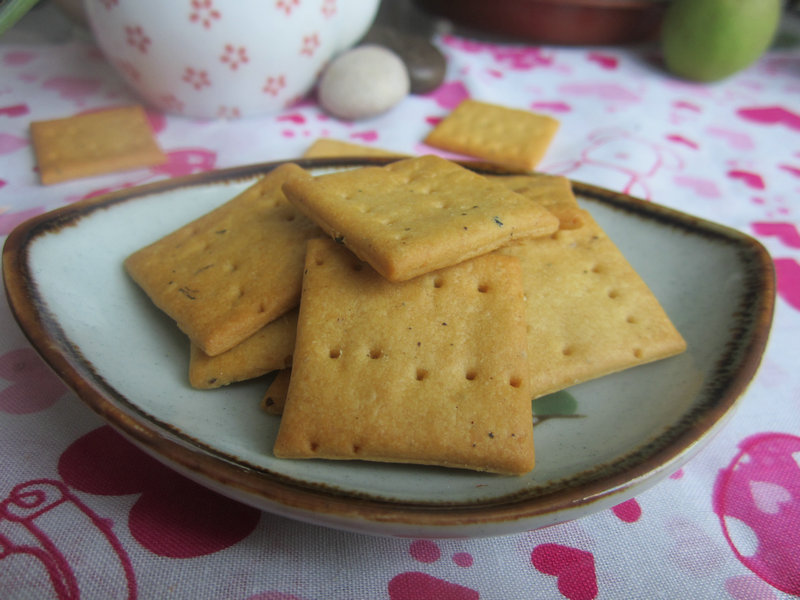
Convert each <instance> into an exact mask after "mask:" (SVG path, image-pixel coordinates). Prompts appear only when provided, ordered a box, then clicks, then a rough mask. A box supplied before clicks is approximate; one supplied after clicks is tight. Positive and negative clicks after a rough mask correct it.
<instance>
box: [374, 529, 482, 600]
mask: <svg viewBox="0 0 800 600" xmlns="http://www.w3.org/2000/svg"><path fill="white" fill-rule="evenodd" d="M408 553H409V554H410V555H411V556H412V557H413V558H414V560H416V561H418V562H420V563H423V564H432V563H435V562H437V561H438V560H439V559H440V558H441V557H442V551H441V549H440V548H439V546H438V545H437V544H436V542H434V541H432V540H414V541H413V542H411V544H410V545H409V547H408ZM452 560H453V563H454V564H455V565H457V566H459V567H462V568H468V567H471V566H472V563H473V558H472V555H471V554H470V553H468V552H456V553H455V554H453V556H452ZM388 591H389V598H390V600H421V599H422V598H436V599H437V600H478V598H480V594H479V593H478V592H477V591H476V590H473V589H471V588H468V587H465V586H463V585H459V584H457V583H452V582H450V581H446V580H444V579H440V578H438V577H434V576H433V575H428V574H427V573H423V572H421V571H406V572H404V573H400V574H399V575H395V576H394V577H392V579H391V580H390V581H389V584H388Z"/></svg>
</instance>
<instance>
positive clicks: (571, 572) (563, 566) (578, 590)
mask: <svg viewBox="0 0 800 600" xmlns="http://www.w3.org/2000/svg"><path fill="white" fill-rule="evenodd" d="M531 563H532V564H533V566H534V567H535V568H536V570H537V571H539V572H540V573H544V574H545V575H552V576H554V577H556V582H557V583H556V585H557V586H558V591H559V592H561V594H562V595H563V596H564V597H565V598H568V600H592V598H596V597H597V591H598V590H597V575H596V574H595V569H594V555H593V554H592V553H591V552H587V551H586V550H580V549H578V548H572V547H569V546H562V545H560V544H541V545H540V546H536V548H534V549H533V552H531Z"/></svg>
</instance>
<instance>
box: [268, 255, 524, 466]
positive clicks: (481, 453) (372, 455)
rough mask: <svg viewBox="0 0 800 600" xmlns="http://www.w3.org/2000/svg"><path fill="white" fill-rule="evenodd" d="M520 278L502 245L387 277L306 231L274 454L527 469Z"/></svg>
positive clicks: (518, 267) (512, 259)
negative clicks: (405, 277)
mask: <svg viewBox="0 0 800 600" xmlns="http://www.w3.org/2000/svg"><path fill="white" fill-rule="evenodd" d="M521 283H522V282H521V274H520V264H519V261H518V260H517V259H515V258H513V257H509V256H503V255H499V254H490V255H486V256H481V257H478V258H475V259H472V260H469V261H467V262H463V263H460V264H459V265H456V266H454V267H450V268H447V269H442V270H440V271H437V272H434V273H429V274H427V275H423V276H420V277H417V278H415V279H413V280H411V281H406V282H402V283H391V282H388V281H387V280H386V279H384V278H383V277H381V276H380V275H379V274H378V273H376V272H375V271H374V270H373V269H371V268H370V267H369V265H367V264H366V263H363V262H361V261H359V260H357V258H356V257H355V256H353V255H352V253H350V252H348V251H347V249H346V248H343V247H341V246H339V245H337V244H336V243H335V242H333V241H332V240H328V239H325V240H311V241H310V242H309V244H308V253H307V257H306V270H305V277H304V280H303V295H302V302H301V305H300V314H299V317H298V332H297V342H296V346H295V353H294V361H293V365H292V375H291V382H290V384H289V390H288V395H287V398H286V404H285V406H284V410H283V416H282V420H281V425H280V429H279V432H278V436H277V439H276V442H275V446H274V452H275V455H276V456H278V457H283V458H327V459H363V460H372V461H388V462H406V463H418V464H430V465H443V466H450V467H459V468H467V469H476V470H482V471H492V472H498V473H508V474H511V473H513V474H520V473H525V472H528V471H530V469H531V468H532V467H533V464H534V449H533V437H532V436H533V425H532V415H531V397H530V388H529V386H528V375H527V359H526V332H525V307H524V302H525V301H524V297H523V293H522V285H521ZM489 349H491V350H489Z"/></svg>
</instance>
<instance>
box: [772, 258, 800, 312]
mask: <svg viewBox="0 0 800 600" xmlns="http://www.w3.org/2000/svg"><path fill="white" fill-rule="evenodd" d="M772 262H773V263H774V264H775V275H776V279H777V280H778V295H779V296H780V297H781V298H783V299H784V300H785V301H786V302H787V303H788V304H789V306H791V307H792V308H794V309H795V310H800V263H798V262H797V261H796V260H794V259H792V258H775V259H773V261H772Z"/></svg>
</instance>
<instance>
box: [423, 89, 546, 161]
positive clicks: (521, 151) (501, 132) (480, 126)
mask: <svg viewBox="0 0 800 600" xmlns="http://www.w3.org/2000/svg"><path fill="white" fill-rule="evenodd" d="M558 126H559V123H558V121H557V120H556V119H554V118H552V117H549V116H547V115H541V114H537V113H532V112H530V111H527V110H522V109H518V108H509V107H506V106H500V105H498V104H491V103H488V102H480V101H478V100H472V99H467V100H464V101H462V102H461V103H460V104H459V105H458V106H457V107H456V108H455V109H454V110H453V111H452V112H451V113H450V114H448V115H447V116H446V117H445V118H444V119H442V120H441V121H440V122H439V123H438V124H437V125H436V126H435V127H434V128H433V129H432V130H431V131H430V133H428V135H427V137H426V138H425V143H426V144H428V145H429V146H433V147H435V148H440V149H442V150H447V151H448V152H457V153H459V154H465V155H467V156H472V157H476V158H480V159H483V160H486V161H489V162H493V163H496V164H499V165H505V166H508V167H513V168H517V169H523V170H529V171H530V170H533V169H535V168H536V165H538V164H539V162H540V161H541V159H542V158H543V157H544V155H545V152H546V151H547V148H548V147H549V146H550V143H551V142H552V140H553V138H554V137H555V134H556V132H557V131H558Z"/></svg>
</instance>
